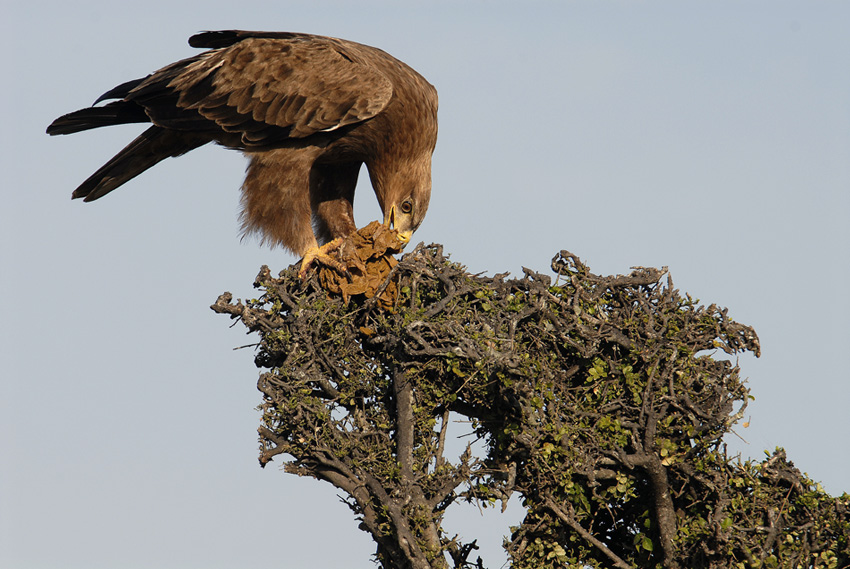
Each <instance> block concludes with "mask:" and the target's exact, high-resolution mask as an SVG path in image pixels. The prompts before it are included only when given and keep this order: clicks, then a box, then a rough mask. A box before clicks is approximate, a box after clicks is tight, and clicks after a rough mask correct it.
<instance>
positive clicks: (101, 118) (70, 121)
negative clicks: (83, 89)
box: [47, 101, 151, 135]
mask: <svg viewBox="0 0 850 569" xmlns="http://www.w3.org/2000/svg"><path fill="white" fill-rule="evenodd" d="M150 120H151V119H150V117H148V115H147V113H145V110H144V109H143V108H142V107H141V106H139V105H137V104H135V103H128V102H126V101H115V102H113V103H109V104H108V105H104V106H102V107H89V108H86V109H80V110H79V111H74V112H73V113H68V114H67V115H62V116H61V117H59V118H58V119H56V120H55V121H53V122H52V123H51V124H50V126H49V127H47V134H50V135H55V134H73V133H75V132H80V131H83V130H89V129H92V128H98V127H101V126H111V125H116V124H129V123H139V122H150Z"/></svg>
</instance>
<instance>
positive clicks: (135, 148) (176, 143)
mask: <svg viewBox="0 0 850 569" xmlns="http://www.w3.org/2000/svg"><path fill="white" fill-rule="evenodd" d="M84 110H87V109H84ZM78 112H79V111H78ZM72 114H73V113H72ZM72 132H76V131H72ZM209 140H210V139H209V138H206V137H200V136H198V135H197V134H193V133H188V132H180V131H173V130H165V129H163V128H160V127H158V126H152V127H150V128H149V129H147V130H146V131H145V132H143V133H142V134H140V135H139V136H138V137H137V138H136V139H135V140H133V141H132V142H131V143H130V144H128V145H127V146H126V147H125V148H124V149H123V150H122V151H121V152H119V153H118V154H116V155H115V156H114V157H113V158H112V159H111V160H109V162H107V163H106V164H104V165H103V166H101V167H100V168H99V169H98V171H97V172H95V173H94V174H92V175H91V176H89V178H88V179H87V180H86V181H85V182H83V183H82V184H80V186H79V187H78V188H77V189H76V190H74V193H73V194H72V195H71V197H72V198H73V199H76V198H84V201H87V202H90V201H93V200H96V199H98V198H100V197H103V196H105V195H106V194H108V193H109V192H111V191H112V190H114V189H115V188H117V187H119V186H121V185H122V184H124V183H125V182H127V181H129V180H132V179H133V178H135V177H136V176H138V175H139V174H141V173H142V172H144V171H145V170H147V169H148V168H150V167H151V166H154V165H155V164H157V163H158V162H161V161H162V160H165V159H166V158H169V157H172V156H180V155H182V154H185V153H187V152H189V151H190V150H193V149H195V148H198V147H199V146H202V145H204V144H206V143H207V142H209Z"/></svg>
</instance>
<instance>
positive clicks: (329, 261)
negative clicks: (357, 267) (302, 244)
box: [298, 237, 348, 279]
mask: <svg viewBox="0 0 850 569" xmlns="http://www.w3.org/2000/svg"><path fill="white" fill-rule="evenodd" d="M342 244H343V240H342V237H337V238H336V239H334V240H333V241H329V242H327V243H325V244H324V245H322V246H321V247H313V248H311V249H309V250H308V251H307V252H306V253H304V258H303V259H302V260H301V269H300V270H299V271H298V276H299V277H301V278H302V279H305V278H307V273H308V272H309V271H310V269H311V268H312V267H313V266H314V265H315V264H317V263H319V264H322V265H325V266H326V267H330V268H331V269H334V270H335V271H337V272H339V273H342V274H343V275H347V274H348V268H347V267H346V266H345V265H344V264H343V263H342V262H340V261H339V260H337V259H334V258H333V257H331V255H330V253H332V252H334V251H338V250H339V249H340V248H341V247H342Z"/></svg>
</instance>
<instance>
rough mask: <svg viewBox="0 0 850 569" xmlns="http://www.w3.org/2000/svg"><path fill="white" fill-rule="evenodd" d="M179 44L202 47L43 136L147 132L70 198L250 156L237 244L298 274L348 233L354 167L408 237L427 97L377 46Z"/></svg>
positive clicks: (238, 39) (272, 37)
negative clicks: (283, 258) (192, 158)
mask: <svg viewBox="0 0 850 569" xmlns="http://www.w3.org/2000/svg"><path fill="white" fill-rule="evenodd" d="M189 45H191V46H193V47H199V48H207V51H204V52H202V53H200V54H198V55H195V56H194V57H189V58H187V59H183V60H181V61H178V62H176V63H172V64H171V65H167V66H165V67H163V68H162V69H160V70H159V71H155V72H154V73H152V74H150V75H148V76H147V77H144V78H141V79H136V80H134V81H129V82H127V83H123V84H121V85H118V86H117V87H115V88H113V89H111V90H109V91H107V92H106V93H104V94H103V95H101V97H100V98H99V99H98V100H97V101H95V103H94V106H92V107H88V108H85V109H81V110H79V111H76V112H73V113H69V114H67V115H64V116H62V117H59V118H58V119H56V120H55V121H53V123H52V124H51V125H50V126H49V127H48V128H47V133H48V134H51V135H55V134H71V133H75V132H79V131H82V130H87V129H91V128H97V127H101V126H108V125H116V124H126V123H153V124H152V126H150V127H149V128H148V129H147V130H146V131H144V132H143V133H142V134H141V135H140V136H139V137H137V138H136V139H135V140H133V141H132V142H131V143H130V144H129V145H128V146H127V147H126V148H124V149H123V150H122V151H121V152H119V153H118V154H117V155H115V157H113V158H112V159H111V160H109V161H108V162H107V163H106V164H104V165H103V166H102V167H101V168H100V169H99V170H98V171H97V172H95V173H94V174H92V175H91V176H90V177H89V178H88V179H87V180H86V181H85V182H83V183H82V184H81V185H80V186H79V187H78V188H77V189H76V190H75V191H74V193H73V195H72V197H73V198H84V200H85V201H92V200H96V199H98V198H100V197H102V196H104V195H106V194H107V193H109V192H111V191H112V190H114V189H115V188H117V187H119V186H120V185H122V184H123V183H125V182H127V181H128V180H130V179H132V178H133V177H135V176H137V175H139V174H140V173H142V172H144V171H145V170H147V169H148V168H150V167H151V166H153V165H155V164H157V163H158V162H160V161H161V160H164V159H165V158H168V157H170V156H180V155H182V154H185V153H186V152H189V151H190V150H193V149H195V148H198V147H199V146H202V145H204V144H206V143H208V142H217V143H218V144H221V145H223V146H225V147H228V148H233V149H237V150H241V151H242V152H243V153H244V154H246V155H247V156H248V157H249V158H250V164H249V166H248V169H247V175H246V178H245V182H244V184H243V185H242V213H241V221H242V229H243V233H244V234H253V233H257V234H259V236H260V237H261V241H262V242H263V243H268V244H271V245H282V246H283V247H285V248H286V249H289V250H290V251H292V252H294V253H296V254H298V255H301V256H303V257H304V259H305V261H304V262H305V264H306V263H308V258H309V259H310V260H312V259H313V258H315V257H316V256H318V255H321V254H323V253H324V252H325V251H327V250H329V247H330V248H332V247H334V246H338V244H339V242H340V240H341V238H343V237H345V236H347V235H349V234H351V233H352V232H354V231H355V230H356V225H355V223H354V215H353V209H352V203H353V200H354V189H355V185H356V183H357V175H358V172H359V170H360V167H361V165H362V164H364V163H365V164H366V167H367V169H368V171H369V176H370V178H371V182H372V187H373V188H374V190H375V194H376V196H377V198H378V203H379V204H380V206H381V210H382V211H383V214H384V223H385V224H386V225H388V226H391V227H394V228H395V229H396V230H398V232H399V236H400V238H401V239H402V241H404V242H407V241H409V240H410V236H411V234H412V233H413V232H414V231H415V230H416V228H418V227H419V225H420V224H421V223H422V219H423V218H424V217H425V212H426V211H427V210H428V202H429V199H430V195H431V155H432V153H433V151H434V146H435V144H436V141H437V91H436V90H435V89H434V87H433V86H432V85H431V84H430V83H428V82H427V81H426V80H425V79H424V78H423V77H422V76H421V75H419V74H418V73H417V72H416V71H414V70H413V69H411V68H410V67H409V66H407V65H406V64H404V63H403V62H401V61H399V60H397V59H395V58H394V57H392V56H390V55H389V54H387V53H386V52H384V51H382V50H380V49H376V48H373V47H369V46H366V45H361V44H358V43H354V42H351V41H346V40H341V39H336V38H330V37H322V36H314V35H308V34H298V33H288V32H250V31H240V30H226V31H215V32H203V33H199V34H196V35H194V36H192V37H191V38H190V39H189ZM102 101H111V102H108V103H107V104H105V105H98V103H101V102H102ZM320 244H327V245H325V246H324V247H323V248H321V249H320V248H319V245H320ZM303 266H305V268H306V265H303Z"/></svg>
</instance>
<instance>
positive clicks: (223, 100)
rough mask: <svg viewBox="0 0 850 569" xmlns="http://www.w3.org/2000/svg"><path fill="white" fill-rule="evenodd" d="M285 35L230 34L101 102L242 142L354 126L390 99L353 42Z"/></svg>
mask: <svg viewBox="0 0 850 569" xmlns="http://www.w3.org/2000/svg"><path fill="white" fill-rule="evenodd" d="M281 35H283V34H281ZM202 36H204V34H201V35H199V36H195V37H194V38H193V39H195V38H199V37H202ZM287 36H288V37H246V38H244V39H242V38H238V39H235V41H234V42H233V43H232V44H230V45H225V46H224V47H219V48H215V49H212V50H210V51H207V52H204V53H202V54H200V55H198V56H195V57H192V58H189V59H184V60H182V61H178V62H176V63H173V64H171V65H169V66H166V67H164V68H162V69H160V70H159V71H157V72H155V73H153V74H151V75H149V76H148V77H145V78H144V79H140V80H137V81H131V82H129V83H125V84H123V85H120V86H118V87H116V88H115V89H113V90H112V91H109V92H108V93H106V94H105V95H104V96H103V97H102V98H101V100H102V99H104V98H123V99H124V101H127V102H135V103H137V104H139V105H141V106H142V107H144V109H145V112H146V113H147V115H148V116H149V117H150V119H151V120H152V122H153V123H154V124H156V125H158V126H161V127H164V128H173V129H177V130H193V131H200V132H202V131H213V132H211V136H212V137H213V138H216V136H215V134H214V131H215V130H222V131H224V132H225V133H229V134H235V135H239V137H240V141H241V145H244V146H246V147H257V146H267V145H270V144H274V143H278V142H281V141H282V140H286V139H292V138H295V139H301V138H304V137H308V136H310V135H313V134H316V133H320V132H328V131H333V130H336V129H338V128H341V127H344V126H347V125H352V124H356V123H359V122H362V121H365V120H368V119H370V118H372V117H374V116H375V115H377V114H378V113H380V112H381V110H383V108H384V107H385V106H386V105H387V103H388V102H389V101H390V98H391V97H392V93H393V87H392V83H391V82H390V80H389V79H388V78H387V77H386V76H385V75H384V74H383V73H381V72H380V71H379V70H377V69H375V68H374V66H369V65H366V64H365V63H363V61H362V59H361V57H360V54H359V53H358V51H359V50H358V49H357V48H358V46H357V44H353V43H350V42H343V41H342V40H336V39H333V38H323V37H317V36H306V35H303V36H302V35H299V34H287ZM210 43H211V44H212V45H216V44H215V42H208V43H207V45H209V44H210ZM224 43H227V42H224ZM193 45H205V44H204V43H203V42H200V41H195V42H193Z"/></svg>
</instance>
